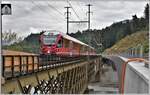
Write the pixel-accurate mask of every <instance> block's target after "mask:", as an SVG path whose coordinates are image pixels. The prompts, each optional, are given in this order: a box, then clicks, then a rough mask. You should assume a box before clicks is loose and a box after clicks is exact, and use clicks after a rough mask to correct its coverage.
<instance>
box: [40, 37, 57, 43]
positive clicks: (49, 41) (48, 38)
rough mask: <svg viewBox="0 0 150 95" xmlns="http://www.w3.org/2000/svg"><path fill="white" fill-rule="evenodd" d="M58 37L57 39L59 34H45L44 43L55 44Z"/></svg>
mask: <svg viewBox="0 0 150 95" xmlns="http://www.w3.org/2000/svg"><path fill="white" fill-rule="evenodd" d="M56 39H57V35H44V37H43V43H44V44H45V45H52V44H55V42H56Z"/></svg>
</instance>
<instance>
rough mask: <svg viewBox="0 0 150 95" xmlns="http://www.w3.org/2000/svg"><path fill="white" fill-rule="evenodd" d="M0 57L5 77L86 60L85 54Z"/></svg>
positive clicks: (8, 77)
mask: <svg viewBox="0 0 150 95" xmlns="http://www.w3.org/2000/svg"><path fill="white" fill-rule="evenodd" d="M94 57H95V56H93V57H90V58H91V59H92V58H94ZM2 58H3V59H2V76H3V77H4V78H5V79H10V78H13V77H18V76H23V75H27V74H31V73H34V72H39V71H43V70H48V69H52V68H56V67H58V66H62V65H67V64H71V63H79V62H82V61H85V60H87V56H80V57H63V56H61V57H60V56H56V55H51V56H49V55H41V56H40V55H2Z"/></svg>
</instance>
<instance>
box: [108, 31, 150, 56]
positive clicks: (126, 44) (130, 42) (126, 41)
mask: <svg viewBox="0 0 150 95" xmlns="http://www.w3.org/2000/svg"><path fill="white" fill-rule="evenodd" d="M148 38H149V33H148V31H139V32H137V33H133V34H131V35H128V36H126V37H125V38H123V39H122V40H120V41H118V42H117V43H116V44H115V45H113V46H112V47H111V48H108V49H106V50H105V53H120V52H124V51H126V50H127V49H129V48H133V47H137V46H138V45H139V44H140V45H143V46H144V53H148V51H149V39H148Z"/></svg>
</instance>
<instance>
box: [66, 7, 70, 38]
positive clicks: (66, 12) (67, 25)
mask: <svg viewBox="0 0 150 95" xmlns="http://www.w3.org/2000/svg"><path fill="white" fill-rule="evenodd" d="M65 8H66V9H67V12H66V13H67V35H68V34H69V14H70V12H69V8H71V7H65Z"/></svg>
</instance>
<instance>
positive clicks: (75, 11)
mask: <svg viewBox="0 0 150 95" xmlns="http://www.w3.org/2000/svg"><path fill="white" fill-rule="evenodd" d="M67 3H68V4H69V6H70V7H71V8H72V10H73V12H74V13H75V15H76V16H77V18H78V19H79V20H80V17H79V15H78V14H77V12H76V11H75V9H74V8H73V6H72V4H71V2H69V0H67Z"/></svg>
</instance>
